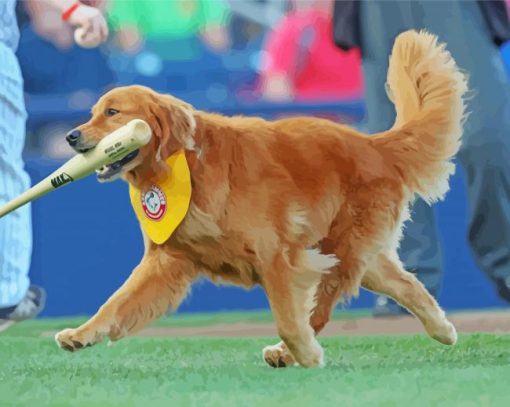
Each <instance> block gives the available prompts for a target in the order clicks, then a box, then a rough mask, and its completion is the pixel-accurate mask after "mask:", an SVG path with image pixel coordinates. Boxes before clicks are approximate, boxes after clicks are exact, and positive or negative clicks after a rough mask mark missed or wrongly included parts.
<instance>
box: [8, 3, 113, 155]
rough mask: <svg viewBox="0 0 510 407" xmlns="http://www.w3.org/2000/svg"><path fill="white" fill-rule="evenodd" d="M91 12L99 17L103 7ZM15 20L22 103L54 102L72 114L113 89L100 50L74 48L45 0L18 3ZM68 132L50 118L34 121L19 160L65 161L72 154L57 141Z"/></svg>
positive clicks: (67, 26) (68, 125)
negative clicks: (24, 99)
mask: <svg viewBox="0 0 510 407" xmlns="http://www.w3.org/2000/svg"><path fill="white" fill-rule="evenodd" d="M85 3H86V1H85ZM95 6H96V7H98V8H99V9H100V10H101V11H103V9H104V6H105V1H102V2H96V3H95ZM16 14H17V19H18V26H19V30H20V40H19V45H18V49H17V52H16V56H17V57H18V62H19V65H20V68H21V74H22V77H23V81H24V90H25V94H26V96H27V98H28V99H30V98H33V97H37V96H39V97H45V98H48V99H49V98H59V99H60V100H63V101H68V103H69V104H70V105H72V107H73V108H75V109H84V108H88V107H89V106H90V104H91V103H92V101H93V100H94V99H95V97H96V95H97V93H98V92H100V93H101V92H103V91H104V90H105V89H107V88H109V87H110V86H111V85H112V84H113V82H114V79H115V78H114V74H113V72H112V70H111V69H110V67H109V65H108V58H107V55H105V54H104V52H103V50H101V49H100V48H91V49H85V48H82V47H80V46H78V45H76V44H75V43H74V38H73V35H74V29H73V27H72V26H71V25H70V24H68V23H66V22H65V21H63V20H62V18H61V16H60V15H61V13H60V11H59V10H58V9H56V8H55V7H53V6H52V4H51V1H50V0H23V1H18V6H17V10H16ZM71 128H72V124H71V123H68V122H62V121H61V120H56V119H55V118H54V117H53V118H51V117H50V118H48V120H46V121H42V120H41V121H39V122H38V123H37V126H31V127H30V129H29V131H28V132H27V136H26V141H25V154H41V153H42V154H43V155H44V156H45V157H49V158H68V157H70V156H71V155H72V154H73V153H74V152H73V151H72V149H71V148H69V146H68V144H67V143H62V140H61V136H60V135H61V134H63V133H64V134H65V133H67V132H68V131H69V130H70V129H71Z"/></svg>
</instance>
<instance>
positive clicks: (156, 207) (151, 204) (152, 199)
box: [142, 185, 166, 220]
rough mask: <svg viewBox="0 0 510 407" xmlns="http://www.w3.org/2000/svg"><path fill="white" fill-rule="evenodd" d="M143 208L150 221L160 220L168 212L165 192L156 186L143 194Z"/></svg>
mask: <svg viewBox="0 0 510 407" xmlns="http://www.w3.org/2000/svg"><path fill="white" fill-rule="evenodd" d="M142 208H143V211H144V212H145V215H146V216H147V217H148V218H149V219H151V220H160V219H161V218H162V217H163V215H164V214H165V212H166V197H165V194H164V193H163V191H162V190H161V189H160V188H159V187H157V186H155V185H154V186H152V187H151V189H149V190H148V191H147V192H145V193H144V194H142Z"/></svg>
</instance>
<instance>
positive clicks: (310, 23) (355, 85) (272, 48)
mask: <svg viewBox="0 0 510 407" xmlns="http://www.w3.org/2000/svg"><path fill="white" fill-rule="evenodd" d="M331 20H332V19H331V16H330V15H329V14H328V13H327V12H322V11H320V10H314V9H309V10H303V11H297V12H293V13H290V14H289V15H287V16H286V17H284V18H283V20H282V21H281V22H280V24H279V25H278V26H277V27H276V28H275V29H274V30H273V31H272V32H271V33H270V34H269V37H268V40H267V42H266V47H265V53H264V56H263V61H262V75H268V76H270V75H272V74H275V73H276V74H282V73H283V74H286V75H288V78H289V80H290V81H291V83H292V84H293V86H294V92H295V99H296V100H302V101H312V100H315V101H319V100H324V101H327V100H339V99H347V98H358V97H361V95H362V92H363V85H362V73H361V58H360V52H359V50H357V49H355V50H351V51H348V52H345V51H342V50H341V49H339V48H337V47H336V46H335V44H334V43H333V34H332V30H333V26H332V21H331Z"/></svg>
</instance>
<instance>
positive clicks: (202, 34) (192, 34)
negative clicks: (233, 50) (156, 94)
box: [108, 0, 230, 61]
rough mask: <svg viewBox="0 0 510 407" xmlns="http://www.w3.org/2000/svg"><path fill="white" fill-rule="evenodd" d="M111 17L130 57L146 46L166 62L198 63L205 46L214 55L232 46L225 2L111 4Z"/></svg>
mask: <svg viewBox="0 0 510 407" xmlns="http://www.w3.org/2000/svg"><path fill="white" fill-rule="evenodd" d="M108 15H109V20H110V23H111V26H112V31H114V33H115V34H114V35H115V40H116V43H117V46H118V47H119V48H120V49H121V50H122V51H124V52H127V53H137V52H139V51H140V50H141V49H142V46H143V45H145V47H149V48H150V49H151V50H152V51H154V52H155V53H156V54H158V55H159V57H161V58H162V59H163V60H167V61H172V60H196V59H200V57H201V55H202V53H203V47H202V46H203V45H205V46H206V47H207V48H208V49H210V50H212V51H213V52H222V51H224V50H226V49H227V48H228V47H229V46H230V38H229V35H228V29H227V22H228V17H229V11H228V7H227V5H226V4H225V2H224V1H223V0H159V1H151V0H110V1H109V6H108ZM144 43H145V44H144Z"/></svg>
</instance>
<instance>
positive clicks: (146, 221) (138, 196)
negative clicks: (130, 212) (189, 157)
mask: <svg viewBox="0 0 510 407" xmlns="http://www.w3.org/2000/svg"><path fill="white" fill-rule="evenodd" d="M166 163H167V164H168V166H169V167H170V168H171V171H170V174H169V176H167V177H166V178H165V179H160V180H158V181H157V182H155V183H154V184H153V185H152V187H151V188H150V189H149V190H148V191H145V192H144V193H140V191H139V190H138V189H136V188H135V187H133V186H132V185H131V184H129V197H130V199H131V205H132V206H133V209H134V211H135V214H136V217H137V218H138V220H139V221H140V224H141V225H142V229H143V230H144V232H145V233H147V235H148V236H149V238H150V239H151V240H152V241H153V242H154V243H156V244H162V243H165V242H166V241H167V240H168V238H169V237H170V236H171V235H172V233H173V232H174V230H175V229H176V228H177V226H179V224H180V223H181V222H182V220H183V219H184V217H185V216H186V213H187V212H188V208H189V203H190V200H191V177H190V172H189V167H188V162H187V161H186V156H185V155H184V151H182V150H181V151H178V152H177V153H175V154H173V155H172V156H170V158H168V159H167V160H166Z"/></svg>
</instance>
